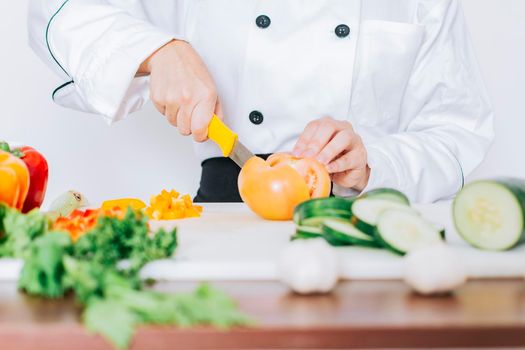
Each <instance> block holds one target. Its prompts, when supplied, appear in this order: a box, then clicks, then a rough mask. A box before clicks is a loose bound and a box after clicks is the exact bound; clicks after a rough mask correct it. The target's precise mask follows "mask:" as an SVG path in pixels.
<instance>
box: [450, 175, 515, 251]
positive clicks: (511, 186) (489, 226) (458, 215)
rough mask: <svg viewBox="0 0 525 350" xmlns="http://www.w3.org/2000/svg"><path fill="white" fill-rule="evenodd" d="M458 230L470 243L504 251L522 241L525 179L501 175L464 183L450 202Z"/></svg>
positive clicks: (487, 248)
mask: <svg viewBox="0 0 525 350" xmlns="http://www.w3.org/2000/svg"><path fill="white" fill-rule="evenodd" d="M452 211H453V218H454V223H455V225H456V229H457V231H458V233H459V234H460V235H461V236H462V237H463V239H464V240H465V241H467V242H468V243H469V244H470V245H472V246H474V247H476V248H479V249H483V250H491V251H505V250H509V249H512V248H514V247H516V246H517V245H518V244H520V243H523V242H524V241H525V220H524V218H525V181H523V180H518V179H510V178H500V179H495V180H488V181H478V182H474V183H471V184H469V185H467V186H466V187H465V188H464V189H463V190H462V191H461V192H460V193H459V194H458V196H457V197H456V199H455V201H454V204H453V209H452Z"/></svg>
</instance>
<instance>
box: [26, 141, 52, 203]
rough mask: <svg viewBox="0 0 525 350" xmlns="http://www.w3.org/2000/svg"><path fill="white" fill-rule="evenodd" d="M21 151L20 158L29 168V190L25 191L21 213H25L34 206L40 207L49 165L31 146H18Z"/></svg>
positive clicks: (44, 193)
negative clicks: (25, 196) (25, 195)
mask: <svg viewBox="0 0 525 350" xmlns="http://www.w3.org/2000/svg"><path fill="white" fill-rule="evenodd" d="M19 150H20V151H21V152H22V156H21V158H22V160H23V161H24V163H26V165H27V169H28V170H29V175H30V180H29V192H28V193H27V198H26V201H25V202H24V207H23V208H22V212H23V213H27V212H29V211H31V210H33V209H35V208H40V206H41V205H42V202H44V196H45V195H46V189H47V179H48V176H49V167H48V165H47V161H46V159H45V158H44V156H43V155H42V154H40V153H39V152H38V151H37V150H35V149H34V148H32V147H29V146H24V147H21V148H19Z"/></svg>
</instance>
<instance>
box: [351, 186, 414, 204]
mask: <svg viewBox="0 0 525 350" xmlns="http://www.w3.org/2000/svg"><path fill="white" fill-rule="evenodd" d="M361 198H378V199H386V200H389V201H393V202H398V203H401V204H406V205H410V200H409V199H408V197H407V196H405V194H404V193H402V192H400V191H398V190H394V189H393V188H378V189H376V190H372V191H368V192H366V193H365V194H363V195H362V196H361Z"/></svg>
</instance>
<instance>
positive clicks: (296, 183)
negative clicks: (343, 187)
mask: <svg viewBox="0 0 525 350" xmlns="http://www.w3.org/2000/svg"><path fill="white" fill-rule="evenodd" d="M238 185H239V192H240V194H241V198H242V199H243V201H244V202H245V203H246V204H247V205H248V206H249V207H250V208H251V209H252V210H253V211H254V212H255V213H256V214H258V215H259V216H261V217H262V218H264V219H268V220H290V219H291V218H292V215H293V210H294V208H295V207H296V206H297V205H298V204H300V203H302V202H304V201H306V200H308V199H311V198H320V197H327V196H329V195H330V188H331V181H330V176H329V175H328V172H327V171H326V169H325V168H324V166H323V165H322V164H320V163H319V162H317V161H316V160H314V159H298V158H294V157H292V156H291V155H289V154H275V155H272V156H271V157H270V158H268V160H267V161H264V160H263V159H261V158H258V157H253V158H251V159H250V160H248V162H246V164H245V165H244V166H243V168H242V170H241V173H240V174H239V180H238Z"/></svg>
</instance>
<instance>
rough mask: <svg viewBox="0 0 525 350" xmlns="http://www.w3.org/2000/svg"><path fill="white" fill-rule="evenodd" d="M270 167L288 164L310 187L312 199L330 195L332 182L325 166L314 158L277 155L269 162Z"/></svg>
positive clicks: (284, 154)
mask: <svg viewBox="0 0 525 350" xmlns="http://www.w3.org/2000/svg"><path fill="white" fill-rule="evenodd" d="M267 162H268V163H269V164H270V166H275V165H277V164H288V165H290V166H291V167H292V168H294V169H295V170H296V171H297V172H298V173H299V174H301V176H302V177H303V179H304V181H305V182H306V185H307V186H308V189H309V193H310V198H323V197H328V196H329V195H330V190H331V189H332V182H331V180H330V175H328V172H327V171H326V169H325V167H324V165H322V164H321V163H319V162H318V161H317V160H316V159H312V158H296V157H294V156H292V155H291V154H288V153H276V154H273V155H272V156H270V157H269V158H268V160H267Z"/></svg>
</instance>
